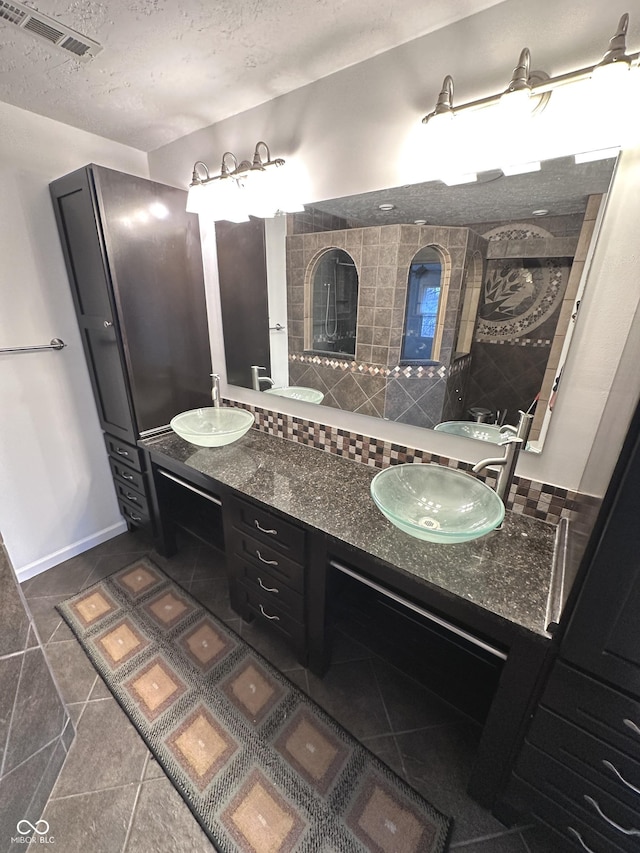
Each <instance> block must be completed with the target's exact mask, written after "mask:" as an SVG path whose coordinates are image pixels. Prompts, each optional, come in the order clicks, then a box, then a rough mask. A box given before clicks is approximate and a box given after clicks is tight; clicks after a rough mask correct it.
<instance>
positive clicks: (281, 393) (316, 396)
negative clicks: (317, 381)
mask: <svg viewBox="0 0 640 853" xmlns="http://www.w3.org/2000/svg"><path fill="white" fill-rule="evenodd" d="M264 393H265V394H276V395H277V396H278V397H289V398H290V399H291V400H302V401H303V402H305V403H321V402H322V401H323V400H324V394H323V393H322V391H317V390H316V389H315V388H306V387H305V386H304V385H290V386H289V387H288V388H268V389H267V390H266V391H265V392H264Z"/></svg>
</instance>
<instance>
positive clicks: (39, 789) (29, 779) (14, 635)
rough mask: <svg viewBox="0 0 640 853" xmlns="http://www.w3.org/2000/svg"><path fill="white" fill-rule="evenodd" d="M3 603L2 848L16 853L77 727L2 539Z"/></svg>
mask: <svg viewBox="0 0 640 853" xmlns="http://www.w3.org/2000/svg"><path fill="white" fill-rule="evenodd" d="M0 602H2V618H1V621H0V830H1V836H0V846H2V850H3V851H4V850H7V851H11V853H13V851H14V850H24V849H25V846H26V845H25V844H24V843H21V841H20V839H22V840H24V834H22V833H20V832H19V831H18V829H17V826H18V823H19V822H20V821H22V820H27V821H29V822H30V823H31V824H32V825H33V826H35V825H36V824H37V822H38V821H39V820H40V816H41V814H42V812H43V810H44V806H45V803H46V801H47V799H48V797H49V794H50V793H51V790H52V788H53V786H54V784H55V781H56V779H57V776H58V772H59V770H60V768H61V767H62V763H63V761H64V759H65V757H66V754H67V750H68V748H69V746H70V745H71V741H72V740H73V736H74V730H73V726H72V724H71V721H70V719H69V717H68V715H67V712H66V709H65V707H64V705H63V703H62V699H61V698H60V694H59V693H58V689H57V687H56V684H55V682H54V680H53V677H52V675H51V672H50V670H49V667H48V664H47V661H46V659H45V656H44V652H43V649H42V645H41V643H40V640H39V638H38V635H37V633H36V631H35V630H34V627H33V622H32V620H31V617H30V615H29V613H28V611H27V609H26V604H25V602H24V599H23V597H22V593H21V591H20V588H19V586H18V583H17V581H16V579H15V576H14V573H13V570H12V568H11V566H10V564H9V560H8V557H7V555H6V553H5V550H4V548H3V546H2V543H1V542H0ZM30 834H31V833H30ZM52 834H53V833H52ZM12 838H16V839H17V840H16V841H13V842H12V841H11V839H12ZM4 845H6V846H4Z"/></svg>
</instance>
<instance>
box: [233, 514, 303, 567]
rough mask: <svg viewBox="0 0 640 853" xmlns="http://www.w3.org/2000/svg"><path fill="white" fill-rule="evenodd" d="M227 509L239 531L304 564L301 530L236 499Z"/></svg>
mask: <svg viewBox="0 0 640 853" xmlns="http://www.w3.org/2000/svg"><path fill="white" fill-rule="evenodd" d="M229 509H230V510H231V513H232V518H233V522H234V524H235V525H236V527H238V528H239V529H240V530H242V531H244V532H246V533H250V534H251V535H252V536H255V538H256V539H259V540H260V541H261V542H264V543H265V544H266V545H269V546H270V547H272V548H277V549H278V550H279V551H281V552H282V553H283V554H285V555H286V556H287V557H288V558H289V559H290V560H293V561H294V562H297V563H303V562H304V542H305V532H304V530H302V528H300V527H296V526H295V525H294V524H291V523H290V522H288V521H284V519H282V518H279V517H277V516H275V515H272V514H271V513H270V512H267V511H266V510H263V509H260V508H259V507H256V506H253V504H250V503H245V501H242V500H238V499H237V498H234V499H232V500H231V501H230V507H229Z"/></svg>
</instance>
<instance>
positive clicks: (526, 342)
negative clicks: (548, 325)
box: [477, 338, 553, 347]
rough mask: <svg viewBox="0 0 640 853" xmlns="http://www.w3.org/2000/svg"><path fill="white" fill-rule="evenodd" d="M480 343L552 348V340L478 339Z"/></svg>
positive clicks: (497, 345)
mask: <svg viewBox="0 0 640 853" xmlns="http://www.w3.org/2000/svg"><path fill="white" fill-rule="evenodd" d="M477 340H478V343H481V344H489V345H490V346H494V347H550V346H551V344H552V343H553V341H552V340H551V339H550V338H512V339H511V340H504V341H496V340H494V339H493V338H482V339H481V338H478V339H477Z"/></svg>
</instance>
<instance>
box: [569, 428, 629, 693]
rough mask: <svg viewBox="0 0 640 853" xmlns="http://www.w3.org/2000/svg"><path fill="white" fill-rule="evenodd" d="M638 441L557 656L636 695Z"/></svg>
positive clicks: (621, 480) (623, 475) (620, 483)
mask: <svg viewBox="0 0 640 853" xmlns="http://www.w3.org/2000/svg"><path fill="white" fill-rule="evenodd" d="M638 614H640V439H639V438H636V440H635V446H634V447H633V449H632V451H631V454H630V457H629V461H628V463H627V465H626V468H625V470H624V473H623V474H622V477H621V479H620V482H619V486H618V488H617V493H616V496H615V499H614V501H613V504H612V506H611V511H610V513H609V516H608V518H607V521H606V524H605V526H604V529H603V532H602V536H601V538H600V541H599V543H598V545H597V548H596V551H595V555H594V558H593V560H592V563H591V565H590V567H589V570H588V573H587V576H586V579H585V582H584V584H583V587H582V589H581V592H580V595H579V597H578V601H577V606H576V608H575V610H574V612H573V615H572V617H571V619H570V622H569V627H568V629H567V634H566V637H565V640H564V644H563V647H562V656H563V657H564V658H566V659H567V660H568V661H570V662H572V663H574V664H576V665H577V666H579V667H582V668H584V669H586V670H587V671H589V672H591V673H592V674H594V675H596V676H599V677H600V678H602V679H604V680H605V681H608V682H610V683H612V684H614V685H616V686H618V687H620V688H622V689H623V690H625V691H626V692H627V693H631V694H633V695H635V696H637V697H640V618H639V616H638Z"/></svg>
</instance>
